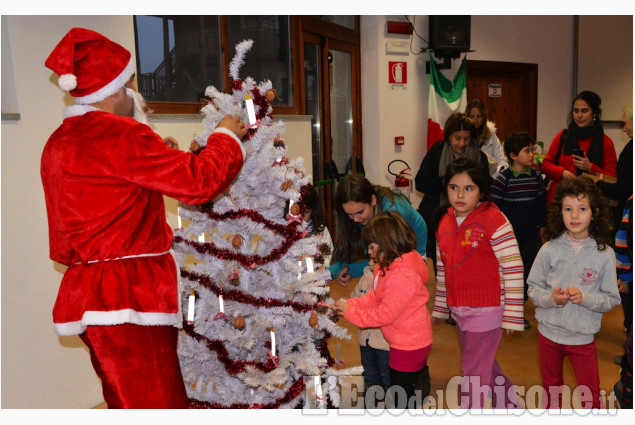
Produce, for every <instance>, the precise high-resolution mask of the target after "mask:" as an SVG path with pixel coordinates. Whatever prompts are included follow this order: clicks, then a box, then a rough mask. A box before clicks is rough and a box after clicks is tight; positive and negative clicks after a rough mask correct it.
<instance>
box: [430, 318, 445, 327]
mask: <svg viewBox="0 0 635 425" xmlns="http://www.w3.org/2000/svg"><path fill="white" fill-rule="evenodd" d="M444 323H445V319H442V318H440V317H432V324H433V325H434V326H439V325H442V324H444Z"/></svg>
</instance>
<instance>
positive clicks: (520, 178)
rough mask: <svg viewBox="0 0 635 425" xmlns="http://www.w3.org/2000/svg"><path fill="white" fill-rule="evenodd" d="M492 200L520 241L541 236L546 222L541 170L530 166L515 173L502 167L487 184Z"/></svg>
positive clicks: (544, 194) (544, 193)
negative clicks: (541, 228) (489, 185)
mask: <svg viewBox="0 0 635 425" xmlns="http://www.w3.org/2000/svg"><path fill="white" fill-rule="evenodd" d="M490 190H491V195H492V200H493V201H494V203H495V204H496V205H497V206H498V208H500V210H501V211H502V212H503V214H505V216H506V217H507V219H508V220H509V222H510V223H511V224H512V227H513V228H514V233H515V234H516V239H518V240H519V241H520V242H521V243H522V242H525V241H528V240H531V239H534V238H540V230H539V229H540V227H542V226H543V225H544V222H545V196H546V193H547V192H546V191H545V185H544V182H543V180H542V177H541V175H540V173H538V172H536V170H532V169H531V168H530V169H528V170H527V172H526V173H517V172H515V171H514V169H512V168H507V169H505V170H503V171H502V172H501V173H500V174H499V175H498V177H496V180H494V183H492V186H491V188H490Z"/></svg>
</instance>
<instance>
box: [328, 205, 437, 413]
mask: <svg viewBox="0 0 635 425" xmlns="http://www.w3.org/2000/svg"><path fill="white" fill-rule="evenodd" d="M362 237H363V239H364V243H366V245H367V246H368V255H369V256H370V258H371V259H372V260H373V261H375V263H377V267H376V268H375V272H374V278H373V290H371V291H369V292H367V293H366V294H365V295H364V296H362V297H361V298H351V299H349V300H340V301H336V302H335V307H336V309H337V311H338V313H340V314H342V315H343V316H344V317H345V318H346V319H348V320H349V321H350V322H351V323H353V324H354V325H357V326H359V327H362V328H373V327H379V328H381V331H382V333H383V334H384V338H386V341H387V342H388V345H389V346H390V352H389V355H388V365H389V367H390V380H391V383H392V385H398V386H400V387H401V388H403V390H405V395H406V398H405V399H404V398H403V392H402V391H399V390H398V389H397V390H398V391H397V392H396V397H395V406H388V407H397V408H400V409H402V408H406V407H407V406H408V405H407V404H406V402H407V401H408V400H410V399H411V397H412V396H414V387H413V383H414V381H415V379H416V378H417V375H418V374H419V372H420V371H421V369H423V367H424V366H425V365H426V360H427V357H428V353H429V352H430V347H431V346H432V324H431V319H430V313H429V312H428V308H427V307H426V302H427V301H428V298H429V294H428V290H427V289H426V287H425V283H426V282H427V280H428V268H427V266H426V264H425V262H424V260H423V258H422V257H421V254H419V253H418V252H417V251H416V250H415V248H416V246H417V237H416V236H415V233H414V231H413V230H412V228H411V227H410V225H409V224H408V223H407V222H406V221H405V220H404V219H403V218H402V217H401V215H400V214H399V213H398V212H395V211H389V212H386V213H382V214H377V215H376V216H374V217H373V218H372V219H371V221H370V222H369V223H368V224H367V225H366V226H364V230H363V233H362ZM400 393H401V395H400Z"/></svg>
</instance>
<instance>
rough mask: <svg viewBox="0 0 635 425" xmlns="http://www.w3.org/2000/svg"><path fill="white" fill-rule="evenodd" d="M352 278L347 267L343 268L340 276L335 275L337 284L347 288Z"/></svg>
mask: <svg viewBox="0 0 635 425" xmlns="http://www.w3.org/2000/svg"><path fill="white" fill-rule="evenodd" d="M352 278H353V276H351V274H350V273H349V272H348V266H346V267H344V268H343V269H342V271H341V272H340V274H338V275H337V283H338V284H339V285H340V286H348V284H349V283H350V282H351V279H352Z"/></svg>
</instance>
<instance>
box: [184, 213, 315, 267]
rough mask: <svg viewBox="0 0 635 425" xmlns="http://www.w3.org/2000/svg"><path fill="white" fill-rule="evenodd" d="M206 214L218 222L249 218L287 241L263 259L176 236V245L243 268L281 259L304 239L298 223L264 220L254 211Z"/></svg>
mask: <svg viewBox="0 0 635 425" xmlns="http://www.w3.org/2000/svg"><path fill="white" fill-rule="evenodd" d="M206 214H207V216H208V217H209V218H210V219H212V220H218V221H222V220H232V219H238V218H243V217H248V218H249V219H250V220H252V221H255V222H256V223H260V224H263V225H264V226H265V227H267V228H269V229H270V230H272V231H273V232H274V233H277V234H279V235H280V236H282V237H283V238H284V239H285V241H284V243H283V244H282V245H281V246H280V247H279V248H275V249H272V250H271V252H270V253H269V255H267V256H264V257H261V256H259V255H245V254H242V253H239V252H234V251H230V250H228V249H224V248H218V247H217V246H216V245H215V244H213V243H211V242H197V241H191V240H188V239H185V238H183V237H182V236H175V237H174V243H176V244H179V243H184V244H186V245H189V246H191V247H193V248H194V249H195V250H196V251H198V252H200V253H201V254H208V255H213V256H214V257H217V258H220V259H223V260H227V261H238V262H239V263H240V264H242V265H243V267H251V266H252V265H254V264H257V265H263V264H267V263H269V262H271V261H275V260H278V259H280V258H281V257H282V256H283V255H284V254H286V253H287V251H288V250H289V248H290V247H291V245H293V244H294V243H295V242H296V241H298V240H300V239H302V237H303V234H302V233H300V232H298V231H297V230H296V229H295V228H296V227H297V226H298V223H296V222H292V223H290V225H283V224H278V223H274V222H273V221H271V220H268V219H266V218H264V217H263V216H262V215H260V214H259V213H258V212H256V211H254V210H246V209H239V210H235V211H227V212H225V213H222V214H218V213H215V212H214V211H208V212H206Z"/></svg>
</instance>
